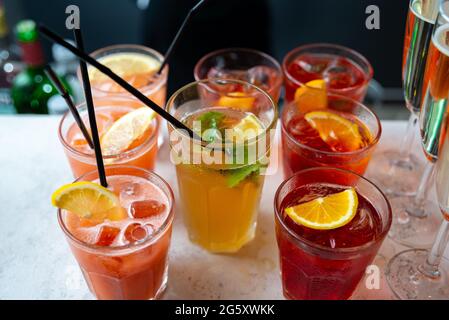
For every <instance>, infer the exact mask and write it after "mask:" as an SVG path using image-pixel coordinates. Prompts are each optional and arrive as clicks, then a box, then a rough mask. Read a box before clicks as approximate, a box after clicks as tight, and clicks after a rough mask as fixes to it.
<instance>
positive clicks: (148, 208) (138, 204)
mask: <svg viewBox="0 0 449 320" xmlns="http://www.w3.org/2000/svg"><path fill="white" fill-rule="evenodd" d="M164 211H165V204H163V203H161V202H159V201H157V200H143V201H134V202H133V203H131V206H130V208H129V212H130V214H131V216H132V217H133V218H135V219H143V218H149V217H153V216H156V215H159V214H161V213H162V212H164Z"/></svg>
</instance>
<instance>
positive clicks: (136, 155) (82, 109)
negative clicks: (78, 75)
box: [58, 98, 159, 178]
mask: <svg viewBox="0 0 449 320" xmlns="http://www.w3.org/2000/svg"><path fill="white" fill-rule="evenodd" d="M94 104H95V116H96V120H97V126H98V131H99V135H100V138H101V136H102V135H103V134H104V133H105V132H106V130H107V129H108V128H110V127H111V126H112V124H113V123H114V121H116V120H118V119H119V118H120V117H122V116H124V115H126V114H127V113H129V112H131V111H133V110H136V109H137V108H138V107H142V105H141V104H140V105H138V104H137V103H136V101H133V100H130V99H125V98H123V99H121V100H120V104H118V103H115V104H114V103H113V104H111V100H110V99H108V98H102V99H95V100H94ZM77 110H78V111H79V114H80V116H81V118H82V119H83V121H84V123H85V125H86V126H87V127H88V128H89V121H88V115H87V107H86V104H85V103H82V104H80V105H79V106H78V107H77ZM158 132H159V119H158V118H157V117H155V118H154V119H153V124H152V128H151V129H150V130H149V131H148V132H146V133H145V134H144V136H143V138H142V139H139V142H138V143H137V144H136V145H135V146H132V148H131V149H129V150H127V151H124V152H121V153H119V154H115V155H103V159H104V163H105V165H106V166H108V165H117V164H122V165H125V164H126V165H132V166H136V167H139V168H143V169H148V170H152V169H154V166H155V162H156V156H157V150H158V143H157V142H158V141H157V140H158ZM58 136H59V140H60V141H61V144H62V146H63V147H64V152H65V154H66V156H67V159H68V161H69V164H70V168H71V169H72V172H73V175H74V177H75V178H78V177H80V176H82V175H84V174H86V173H87V172H90V171H93V170H95V169H96V160H95V153H94V150H92V149H90V148H89V145H88V144H87V142H86V140H85V139H84V137H83V135H82V134H81V131H80V130H79V128H78V126H77V124H76V122H75V119H74V118H73V116H72V114H71V113H70V112H66V114H65V115H64V116H63V117H62V119H61V122H60V124H59V129H58Z"/></svg>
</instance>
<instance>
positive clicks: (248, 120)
mask: <svg viewBox="0 0 449 320" xmlns="http://www.w3.org/2000/svg"><path fill="white" fill-rule="evenodd" d="M232 130H233V131H234V132H233V133H234V136H235V137H237V138H238V139H241V140H248V139H252V138H255V137H257V136H258V135H259V134H261V133H262V132H263V127H262V124H261V123H260V121H259V119H257V117H256V116H255V115H253V114H249V115H247V116H246V117H244V118H243V119H242V120H240V122H239V123H238V124H237V125H235V126H234V127H233V128H232Z"/></svg>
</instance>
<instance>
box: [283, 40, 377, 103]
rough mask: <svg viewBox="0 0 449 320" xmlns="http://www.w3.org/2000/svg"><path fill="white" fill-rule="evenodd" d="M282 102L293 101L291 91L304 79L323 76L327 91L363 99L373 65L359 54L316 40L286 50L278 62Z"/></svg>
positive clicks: (321, 77)
mask: <svg viewBox="0 0 449 320" xmlns="http://www.w3.org/2000/svg"><path fill="white" fill-rule="evenodd" d="M282 69H283V71H284V81H285V101H286V102H287V103H291V102H293V101H294V97H295V92H296V90H297V89H298V88H300V87H302V86H304V85H306V84H307V83H308V82H310V81H312V80H317V79H323V80H325V82H326V85H327V89H328V91H329V92H330V93H333V94H337V95H343V96H346V97H349V98H352V99H354V100H357V101H363V99H364V98H365V95H366V91H367V89H368V85H369V82H370V81H371V79H372V77H373V68H372V67H371V64H370V63H369V62H368V60H367V59H366V58H365V57H364V56H362V55H361V54H360V53H358V52H356V51H354V50H352V49H349V48H346V47H343V46H339V45H334V44H326V43H318V44H309V45H304V46H301V47H298V48H296V49H294V50H292V51H290V52H289V53H288V54H287V55H286V56H285V58H284V61H283V63H282Z"/></svg>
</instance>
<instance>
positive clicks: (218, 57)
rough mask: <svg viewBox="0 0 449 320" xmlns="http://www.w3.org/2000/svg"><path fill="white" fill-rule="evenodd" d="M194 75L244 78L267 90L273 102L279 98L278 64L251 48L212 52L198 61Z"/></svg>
mask: <svg viewBox="0 0 449 320" xmlns="http://www.w3.org/2000/svg"><path fill="white" fill-rule="evenodd" d="M193 74H194V77H195V80H196V81H200V80H205V79H213V78H215V79H235V80H241V81H246V82H249V83H251V84H253V85H256V86H258V87H259V88H260V89H263V90H265V91H267V92H268V93H269V94H270V95H271V97H272V98H273V100H274V101H275V102H276V103H277V102H278V101H279V96H280V93H281V86H282V69H281V66H280V65H279V63H278V62H277V61H276V60H275V59H274V58H272V57H271V56H269V55H268V54H266V53H263V52H260V51H257V50H254V49H246V48H228V49H221V50H217V51H214V52H211V53H209V54H207V55H205V56H204V57H203V58H201V59H200V60H199V61H198V63H197V64H196V66H195V69H194V72H193ZM237 92H238V91H237Z"/></svg>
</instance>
